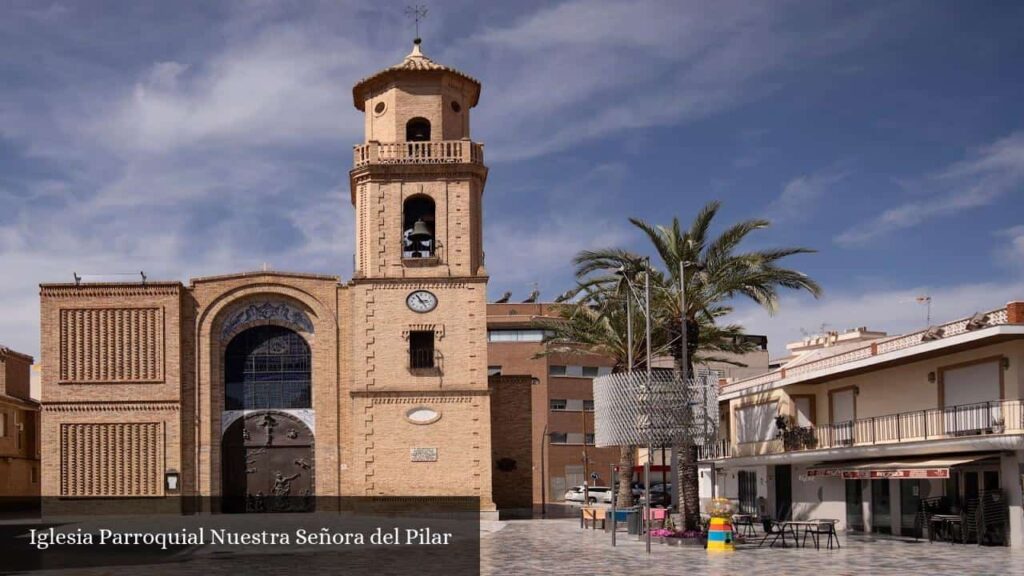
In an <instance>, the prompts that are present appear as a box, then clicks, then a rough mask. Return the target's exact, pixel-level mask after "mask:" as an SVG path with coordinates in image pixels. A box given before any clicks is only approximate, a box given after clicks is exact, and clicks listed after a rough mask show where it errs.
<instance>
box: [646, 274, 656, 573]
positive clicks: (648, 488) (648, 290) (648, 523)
mask: <svg viewBox="0 0 1024 576" xmlns="http://www.w3.org/2000/svg"><path fill="white" fill-rule="evenodd" d="M646 260H647V261H646V268H645V270H644V311H645V312H646V318H645V320H646V322H645V325H644V332H645V333H646V337H647V463H646V464H645V465H644V492H646V494H647V498H646V501H645V502H644V521H645V522H644V526H645V527H646V528H647V538H646V540H647V553H648V554H650V553H651V456H652V455H653V453H654V447H653V441H652V439H651V428H652V427H653V425H654V421H653V418H652V414H651V258H650V257H647V259H646Z"/></svg>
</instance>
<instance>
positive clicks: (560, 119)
mask: <svg viewBox="0 0 1024 576" xmlns="http://www.w3.org/2000/svg"><path fill="white" fill-rule="evenodd" d="M799 15H800V10H797V9H794V8H793V6H791V5H789V4H787V3H781V4H771V5H768V4H764V3H757V2H733V1H723V2H714V3H706V2H679V1H675V0H673V1H660V0H656V1H649V2H632V3H624V2H615V1H612V0H600V1H591V0H588V1H582V0H578V1H570V2H563V3H560V4H557V5H555V6H552V7H548V8H544V9H541V10H540V11H538V12H536V13H533V14H528V15H526V16H524V17H522V18H520V19H519V20H517V21H513V22H512V24H511V25H508V26H493V27H490V28H487V29H485V30H484V31H482V32H480V33H478V34H477V35H475V36H473V37H472V38H470V39H469V40H467V41H466V42H464V43H462V44H460V45H458V46H457V48H456V49H455V50H453V51H452V52H453V53H456V54H457V53H459V52H466V51H467V50H468V51H473V52H479V53H481V54H482V55H483V57H484V62H483V66H482V68H483V72H482V73H481V75H482V76H483V77H485V78H488V79H489V80H490V82H489V83H488V84H487V90H486V93H485V98H487V99H488V100H487V108H486V109H482V110H481V111H480V112H478V114H477V118H478V121H477V124H476V126H477V127H483V128H484V130H485V132H487V133H489V134H492V135H493V136H492V137H491V141H490V142H488V145H489V146H490V149H491V150H492V151H493V154H492V155H491V157H492V158H499V159H521V158H529V157H533V156H537V155H542V154H547V153H550V152H553V151H559V150H563V149H566V148H571V147H572V146H574V145H577V144H580V143H586V142H588V141H592V140H594V139H597V138H601V137H608V136H610V135H615V134H619V133H622V132H624V131H627V130H631V129H635V128H644V127H649V126H655V125H671V124H680V123H685V122H688V121H692V120H695V119H699V118H703V117H706V116H708V115H711V114H714V113H717V112H720V111H723V110H725V109H728V108H730V107H733V106H736V105H739V104H741V103H744V102H749V101H751V100H754V99H757V98H759V97H761V96H763V95H765V94H767V93H769V92H771V91H772V90H774V89H775V88H776V87H777V86H778V85H779V84H780V83H782V82H784V80H783V79H782V77H783V76H784V75H785V73H786V72H788V71H790V70H792V69H793V68H795V67H797V66H809V65H811V64H813V63H815V62H818V61H820V60H821V59H826V58H828V57H830V56H832V55H835V54H837V53H840V52H843V51H845V50H848V49H850V48H851V47H852V46H856V45H859V43H860V42H862V41H863V39H864V36H865V34H866V31H867V30H870V29H873V27H874V23H875V20H876V18H877V14H873V13H862V14H857V15H851V16H850V17H849V18H847V19H845V20H843V21H842V22H840V23H827V24H824V25H820V26H815V27H813V28H811V29H799V30H797V29H795V28H794V27H793V25H792V23H791V20H793V19H795V18H796V17H798V16H799Z"/></svg>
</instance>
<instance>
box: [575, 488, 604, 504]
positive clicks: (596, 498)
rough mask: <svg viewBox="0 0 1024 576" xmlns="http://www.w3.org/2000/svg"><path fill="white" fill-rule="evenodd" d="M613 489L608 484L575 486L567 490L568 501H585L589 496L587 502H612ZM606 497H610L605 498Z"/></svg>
mask: <svg viewBox="0 0 1024 576" xmlns="http://www.w3.org/2000/svg"><path fill="white" fill-rule="evenodd" d="M611 491H612V489H611V488H609V487H607V486H591V487H589V488H584V487H583V486H573V487H572V488H570V489H568V490H567V491H566V492H565V501H566V502H583V499H584V498H585V497H586V498H589V499H588V500H587V503H589V504H594V503H597V502H611V496H610V494H611ZM605 498H608V499H607V500H605Z"/></svg>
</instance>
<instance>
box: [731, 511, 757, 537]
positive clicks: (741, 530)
mask: <svg viewBox="0 0 1024 576" xmlns="http://www.w3.org/2000/svg"><path fill="white" fill-rule="evenodd" d="M732 531H733V532H735V533H736V535H737V536H754V534H755V532H754V517H753V516H751V515H749V514H734V515H733V517H732Z"/></svg>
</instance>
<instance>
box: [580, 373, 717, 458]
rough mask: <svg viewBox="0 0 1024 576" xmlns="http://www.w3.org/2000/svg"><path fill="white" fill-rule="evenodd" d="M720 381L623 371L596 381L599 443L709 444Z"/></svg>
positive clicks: (596, 426)
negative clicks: (684, 382) (687, 379)
mask: <svg viewBox="0 0 1024 576" xmlns="http://www.w3.org/2000/svg"><path fill="white" fill-rule="evenodd" d="M717 391H718V383H717V381H716V380H715V379H713V378H709V377H698V378H694V379H690V380H689V381H688V382H687V383H686V385H684V384H683V381H682V379H681V378H680V377H679V374H678V373H677V372H675V371H673V370H666V369H656V370H653V371H652V372H651V381H650V384H649V385H648V382H647V373H646V372H638V371H634V372H621V373H616V374H609V375H607V376H600V377H598V378H595V379H594V433H595V434H594V436H595V440H594V441H595V444H596V445H597V446H647V445H648V444H650V445H651V446H653V447H656V448H661V447H671V446H673V445H678V444H682V443H684V442H685V441H687V440H690V441H693V442H695V443H696V444H698V445H702V444H704V443H707V442H710V441H712V440H713V439H714V437H715V436H716V435H717V431H718V394H717Z"/></svg>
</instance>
